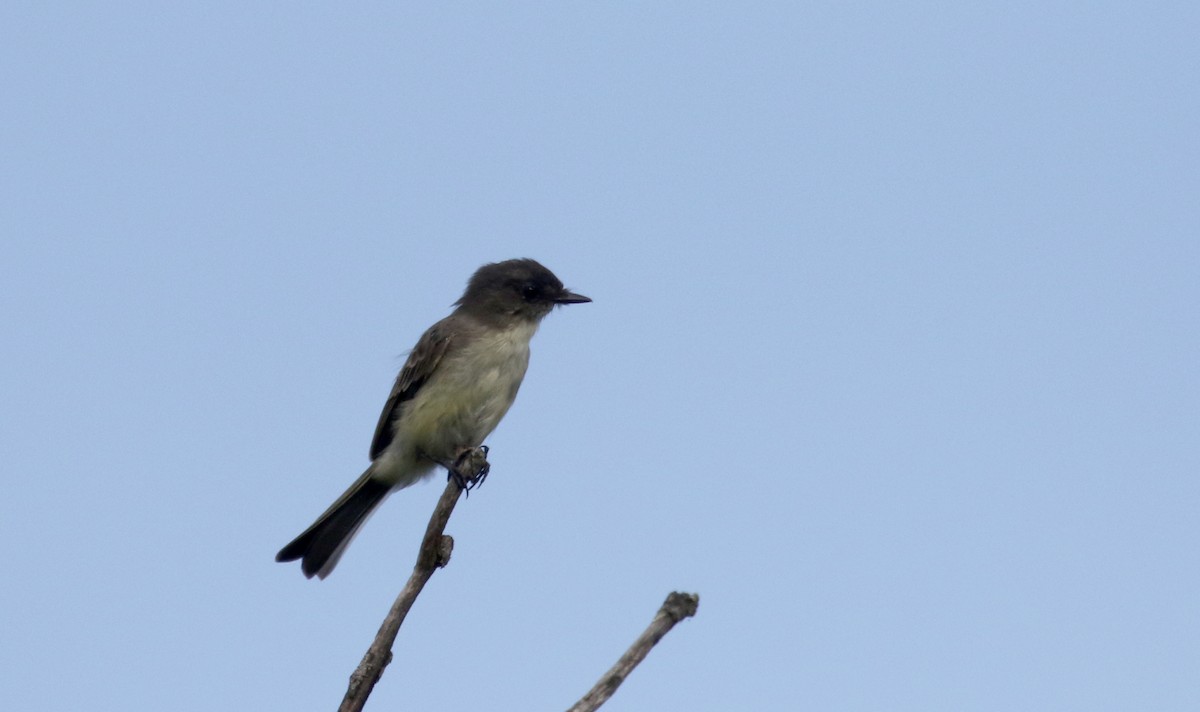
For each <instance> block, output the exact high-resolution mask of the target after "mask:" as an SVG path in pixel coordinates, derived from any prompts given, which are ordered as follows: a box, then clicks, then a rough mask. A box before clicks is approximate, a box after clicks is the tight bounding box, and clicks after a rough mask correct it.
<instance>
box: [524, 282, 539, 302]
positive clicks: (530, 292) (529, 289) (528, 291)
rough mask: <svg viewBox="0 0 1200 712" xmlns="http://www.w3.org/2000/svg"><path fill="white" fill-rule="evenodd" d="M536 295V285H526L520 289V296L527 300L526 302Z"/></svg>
mask: <svg viewBox="0 0 1200 712" xmlns="http://www.w3.org/2000/svg"><path fill="white" fill-rule="evenodd" d="M537 295H538V288H537V285H533V284H527V285H525V286H524V287H522V288H521V296H523V297H525V299H527V300H532V299H533V298H534V297H536V296H537Z"/></svg>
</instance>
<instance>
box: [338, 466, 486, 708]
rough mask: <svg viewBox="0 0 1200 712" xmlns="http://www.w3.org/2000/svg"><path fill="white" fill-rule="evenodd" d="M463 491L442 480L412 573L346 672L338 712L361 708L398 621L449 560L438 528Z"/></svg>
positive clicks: (388, 653)
mask: <svg viewBox="0 0 1200 712" xmlns="http://www.w3.org/2000/svg"><path fill="white" fill-rule="evenodd" d="M463 491H464V490H463V489H462V488H461V487H459V485H458V483H457V482H455V480H454V479H453V478H451V479H450V481H449V482H447V483H446V490H445V491H444V492H442V498H441V499H439V500H438V503H437V506H436V507H434V509H433V516H432V517H430V518H429V525H428V526H427V527H425V538H424V539H422V540H421V551H420V552H419V553H418V554H417V563H416V565H415V566H413V572H412V576H409V578H408V583H406V584H404V588H403V589H401V590H400V595H399V596H397V597H396V601H395V602H394V603H393V604H392V608H391V610H390V611H388V614H387V617H386V618H384V619H383V625H381V626H380V627H379V632H378V633H376V634H375V640H374V642H372V643H371V647H370V648H367V654H366V655H364V656H363V659H362V662H361V663H359V664H358V668H357V669H355V671H354V674H352V675H351V676H350V685H349V687H348V688H347V689H346V696H345V697H344V698H342V705H341V707H339V708H338V712H361V710H362V708H363V705H365V704H366V703H367V697H368V696H369V695H370V694H371V690H373V689H375V683H377V682H379V678H380V677H382V676H383V669H384V668H385V667H387V665H388V663H390V662H391V661H392V644H393V643H395V642H396V635H397V634H398V633H399V632H400V625H401V624H402V623H404V617H405V616H407V615H408V610H409V609H410V608H412V605H413V601H415V600H416V599H417V596H418V595H419V594H420V593H421V589H423V588H424V587H425V584H426V582H428V581H429V579H430V578H431V577H432V576H433V572H434V571H436V570H437V569H439V568H441V567H443V566H445V565H446V564H447V563H449V562H450V552H451V551H453V549H454V539H452V538H450V537H448V536H445V535H444V534H443V533H442V532H443V531H445V529H446V523H447V522H449V521H450V513H451V512H453V511H454V505H455V504H457V503H458V496H459V494H460V493H461V492H463Z"/></svg>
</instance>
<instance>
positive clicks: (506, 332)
mask: <svg viewBox="0 0 1200 712" xmlns="http://www.w3.org/2000/svg"><path fill="white" fill-rule="evenodd" d="M590 301H592V300H591V299H588V298H587V297H585V296H582V295H580V294H575V293H574V292H572V291H570V290H568V289H566V288H564V287H563V284H562V282H561V281H559V279H558V277H555V276H554V273H553V272H551V271H550V270H548V269H546V268H545V267H543V266H542V265H540V264H538V263H537V262H535V261H534V260H531V259H519V260H506V261H504V262H496V263H493V264H486V265H484V266H482V267H480V268H479V269H478V270H477V271H476V272H475V274H474V275H472V277H471V279H470V281H469V282H468V283H467V289H466V291H465V292H463V295H462V298H460V299H459V300H458V301H457V302H455V306H456V308H455V310H454V312H453V313H451V314H450V316H448V317H446V318H445V319H442V320H441V321H439V322H438V323H436V324H434V325H433V326H431V327H429V330H428V331H426V332H425V333H424V334H423V335H422V336H421V339H420V340H419V341H418V342H417V345H416V347H415V348H413V350H412V353H410V354H409V355H408V360H407V361H405V363H404V367H403V368H401V369H400V374H399V375H398V376H396V384H395V386H393V387H392V393H391V395H389V396H388V399H387V403H385V404H384V406H383V413H382V414H380V416H379V424H378V425H377V426H376V427H375V438H374V440H372V442H371V464H370V465H369V466H368V467H367V470H366V472H363V473H362V476H360V477H359V478H358V480H357V481H356V482H355V483H354V484H352V485H350V488H349V489H348V490H346V491H345V493H343V494H342V496H341V497H339V498H338V499H337V501H336V502H334V503H333V505H332V506H331V507H330V508H329V509H327V510H326V511H325V513H324V514H322V515H321V516H320V517H318V518H317V521H315V522H313V524H312V526H310V527H309V528H308V529H305V530H304V532H303V533H301V534H300V536H298V537H296V538H295V539H294V540H293V541H292V542H291V543H290V544H288V545H287V546H285V547H283V549H281V550H280V552H279V554H277V555H276V556H275V560H276V561H295V560H296V559H300V568H301V570H302V571H303V572H304V575H305V576H307V577H309V578H312V577H313V576H314V575H315V576H319V577H320V578H325V577H326V576H328V575H329V573H330V572H331V571H333V567H334V566H336V565H337V562H338V559H339V558H340V557H341V555H342V553H343V552H344V551H345V550H346V546H347V545H348V544H349V543H350V540H351V539H352V538H353V537H354V535H355V534H356V533H357V532H358V529H359V527H361V526H362V524H363V522H365V521H366V519H367V517H368V515H370V514H371V512H372V511H373V510H374V509H375V508H376V507H377V506H379V503H380V502H382V501H383V500H384V498H386V497H387V496H388V495H389V494H390V493H391V492H392V491H393V490H397V489H401V488H404V487H407V486H409V485H411V484H412V483H414V482H416V481H417V480H420V479H422V478H424V477H427V476H428V475H430V474H432V473H433V471H434V469H435V468H436V467H438V466H439V465H440V466H443V467H445V468H447V470H449V471H450V473H451V476H452V477H454V478H455V479H457V480H458V481H459V483H460V484H464V473H462V472H460V471H459V464H460V463H462V462H464V461H466V460H468V459H469V456H471V455H473V454H474V453H476V451H477V450H478V449H479V447H480V446H481V445H482V444H483V441H484V439H485V438H486V437H487V436H488V435H490V434H491V432H492V431H493V430H494V429H495V428H496V425H497V424H498V423H499V422H500V419H501V418H503V417H504V414H505V413H506V412H508V408H509V406H511V405H512V404H513V400H514V399H515V398H516V397H517V389H518V388H520V387H521V380H522V379H523V378H524V377H525V369H526V367H527V366H528V365H529V341H530V339H532V338H533V334H534V332H535V331H537V328H538V324H540V323H541V321H542V318H543V317H545V316H546V315H547V314H549V313H550V311H551V310H552V309H554V307H556V306H558V305H560V304H580V303H582V302H590ZM469 474H470V475H474V474H476V473H469Z"/></svg>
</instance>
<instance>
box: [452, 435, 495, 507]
mask: <svg viewBox="0 0 1200 712" xmlns="http://www.w3.org/2000/svg"><path fill="white" fill-rule="evenodd" d="M487 454H488V446H487V445H481V446H479V447H471V448H467V449H465V450H463V451H462V452H460V453H459V454H458V457H456V458H454V462H453V463H449V464H447V463H442V465H443V466H444V467H445V468H446V471H447V472H448V473H449V474H448V475H447V477H446V479H450V480H454V482H455V483H456V484H457V485H458V487H459V489H461V490H462V491H463V492H466V493H467V496H468V497H470V496H471V490H473V489H475V488H476V487H478V486H479V485H481V484H483V481H484V480H486V479H487V476H488V472H490V471H491V469H492V465H491V463H489V462H488V461H487Z"/></svg>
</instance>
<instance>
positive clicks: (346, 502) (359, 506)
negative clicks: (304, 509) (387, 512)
mask: <svg viewBox="0 0 1200 712" xmlns="http://www.w3.org/2000/svg"><path fill="white" fill-rule="evenodd" d="M391 490H392V487H391V485H388V484H386V483H384V482H379V481H378V480H375V479H373V478H372V477H371V470H370V469H368V470H367V471H366V472H364V473H363V475H362V477H359V478H358V481H357V482H355V483H354V484H353V485H351V486H350V489H348V490H346V491H345V493H343V494H342V496H341V497H339V498H338V500H337V501H336V502H334V503H333V506H331V507H330V508H329V509H327V510H325V513H324V514H322V515H321V516H320V517H318V518H317V521H315V522H313V524H312V526H310V527H309V528H308V529H305V530H304V532H303V533H302V534H300V536H298V537H296V538H295V539H293V540H292V542H291V543H290V544H288V545H287V546H285V547H283V548H282V549H280V550H279V553H278V554H276V555H275V560H276V561H295V560H296V559H300V560H301V561H300V570H301V571H303V572H304V575H305V576H307V577H308V578H312V577H313V576H317V577H319V578H325V577H326V576H328V575H329V573H330V572H331V571H333V567H334V566H337V562H338V559H340V558H341V557H342V552H344V551H345V550H346V546H347V545H349V544H350V540H351V539H353V538H354V535H355V534H357V533H358V530H359V527H361V526H362V525H363V522H365V521H367V517H368V516H370V514H371V512H373V511H374V510H375V508H376V507H377V506H379V503H380V502H382V501H383V500H384V499H385V498H386V497H387V496H388V493H389V492H391Z"/></svg>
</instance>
